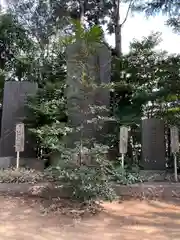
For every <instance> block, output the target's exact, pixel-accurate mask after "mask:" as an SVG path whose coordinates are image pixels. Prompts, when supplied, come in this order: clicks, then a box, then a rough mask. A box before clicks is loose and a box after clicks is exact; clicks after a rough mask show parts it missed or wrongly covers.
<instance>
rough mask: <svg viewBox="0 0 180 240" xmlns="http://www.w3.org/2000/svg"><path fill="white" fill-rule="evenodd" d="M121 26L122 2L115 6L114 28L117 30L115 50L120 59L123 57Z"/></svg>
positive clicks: (118, 1)
mask: <svg viewBox="0 0 180 240" xmlns="http://www.w3.org/2000/svg"><path fill="white" fill-rule="evenodd" d="M121 27H122V26H121V24H120V0H117V4H115V16H114V28H115V49H116V54H117V56H118V57H120V56H121V55H122V39H121V38H122V36H121Z"/></svg>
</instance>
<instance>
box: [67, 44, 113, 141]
mask: <svg viewBox="0 0 180 240" xmlns="http://www.w3.org/2000/svg"><path fill="white" fill-rule="evenodd" d="M87 49H88V46H87V45H86V43H84V42H83V41H82V42H80V41H79V42H76V43H74V44H72V45H70V46H68V48H67V85H68V87H67V107H68V112H69V123H70V125H71V126H73V127H79V126H82V125H83V130H82V131H80V132H78V133H75V134H73V135H72V136H71V138H70V142H71V144H72V143H73V142H75V141H79V140H80V139H82V138H85V139H86V138H96V139H97V138H99V139H100V138H101V136H100V135H101V134H100V132H98V131H97V129H96V127H95V125H94V124H93V123H90V122H91V120H92V119H93V118H94V117H96V115H97V113H92V111H91V107H92V106H100V107H101V106H104V107H106V108H107V109H109V105H110V92H109V90H108V89H107V88H106V87H103V86H102V85H103V84H104V86H105V85H107V84H109V83H110V78H111V51H110V50H109V49H108V47H107V46H105V45H104V44H96V46H95V48H94V51H93V52H92V53H91V52H90V54H89V52H88V50H87ZM84 78H85V79H84ZM83 81H87V85H86V83H84V82H83ZM89 82H90V84H89V85H88V83H89ZM92 85H96V87H95V88H92ZM97 86H98V87H97ZM105 112H106V111H104V112H102V113H101V114H102V115H103V116H104V115H106V114H107V112H106V113H105ZM106 130H107V127H106ZM102 131H105V128H104V129H103V130H102ZM97 132H98V134H97Z"/></svg>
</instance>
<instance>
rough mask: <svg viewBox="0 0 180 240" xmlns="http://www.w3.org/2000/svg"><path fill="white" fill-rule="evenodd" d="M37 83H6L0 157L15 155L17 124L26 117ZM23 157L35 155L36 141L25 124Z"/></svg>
mask: <svg viewBox="0 0 180 240" xmlns="http://www.w3.org/2000/svg"><path fill="white" fill-rule="evenodd" d="M37 89H38V86H37V83H34V82H28V81H22V82H17V81H7V82H5V85H4V96H3V111H2V120H1V139H0V157H15V156H16V153H15V126H16V124H17V123H19V122H23V121H24V119H25V118H26V116H27V115H26V114H27V112H26V108H25V104H26V101H27V97H28V96H30V95H34V94H36V91H37ZM21 157H24V158H31V157H35V151H34V143H33V142H32V139H31V138H30V136H29V134H28V133H27V129H26V126H25V149H24V152H23V153H21Z"/></svg>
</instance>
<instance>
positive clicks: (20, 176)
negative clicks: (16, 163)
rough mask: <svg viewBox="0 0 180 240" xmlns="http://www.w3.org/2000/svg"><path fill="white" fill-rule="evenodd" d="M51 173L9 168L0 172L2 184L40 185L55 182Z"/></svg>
mask: <svg viewBox="0 0 180 240" xmlns="http://www.w3.org/2000/svg"><path fill="white" fill-rule="evenodd" d="M54 179H55V176H53V174H52V172H51V171H44V172H39V171H36V170H33V169H25V168H19V169H17V168H8V169H1V170H0V183H39V182H45V181H54Z"/></svg>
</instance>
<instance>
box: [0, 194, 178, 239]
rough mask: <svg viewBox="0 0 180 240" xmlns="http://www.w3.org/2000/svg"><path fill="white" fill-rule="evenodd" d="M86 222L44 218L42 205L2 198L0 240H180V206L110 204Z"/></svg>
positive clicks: (64, 218)
mask: <svg viewBox="0 0 180 240" xmlns="http://www.w3.org/2000/svg"><path fill="white" fill-rule="evenodd" d="M104 207H105V211H104V212H102V213H100V214H98V215H96V216H91V217H86V218H84V219H83V220H73V219H72V218H70V217H65V216H62V215H61V214H54V213H51V214H47V215H42V213H41V211H40V208H39V203H38V204H37V203H35V202H32V200H28V201H25V200H24V199H22V198H21V199H20V198H12V197H11V198H10V197H3V196H1V197H0V240H6V239H8V240H24V239H26V240H92V239H93V240H119V239H121V240H152V239H156V240H179V239H180V204H178V203H176V204H173V203H163V202H156V201H150V202H148V201H142V202H140V201H138V200H134V201H125V202H123V203H111V204H110V203H106V204H104Z"/></svg>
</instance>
